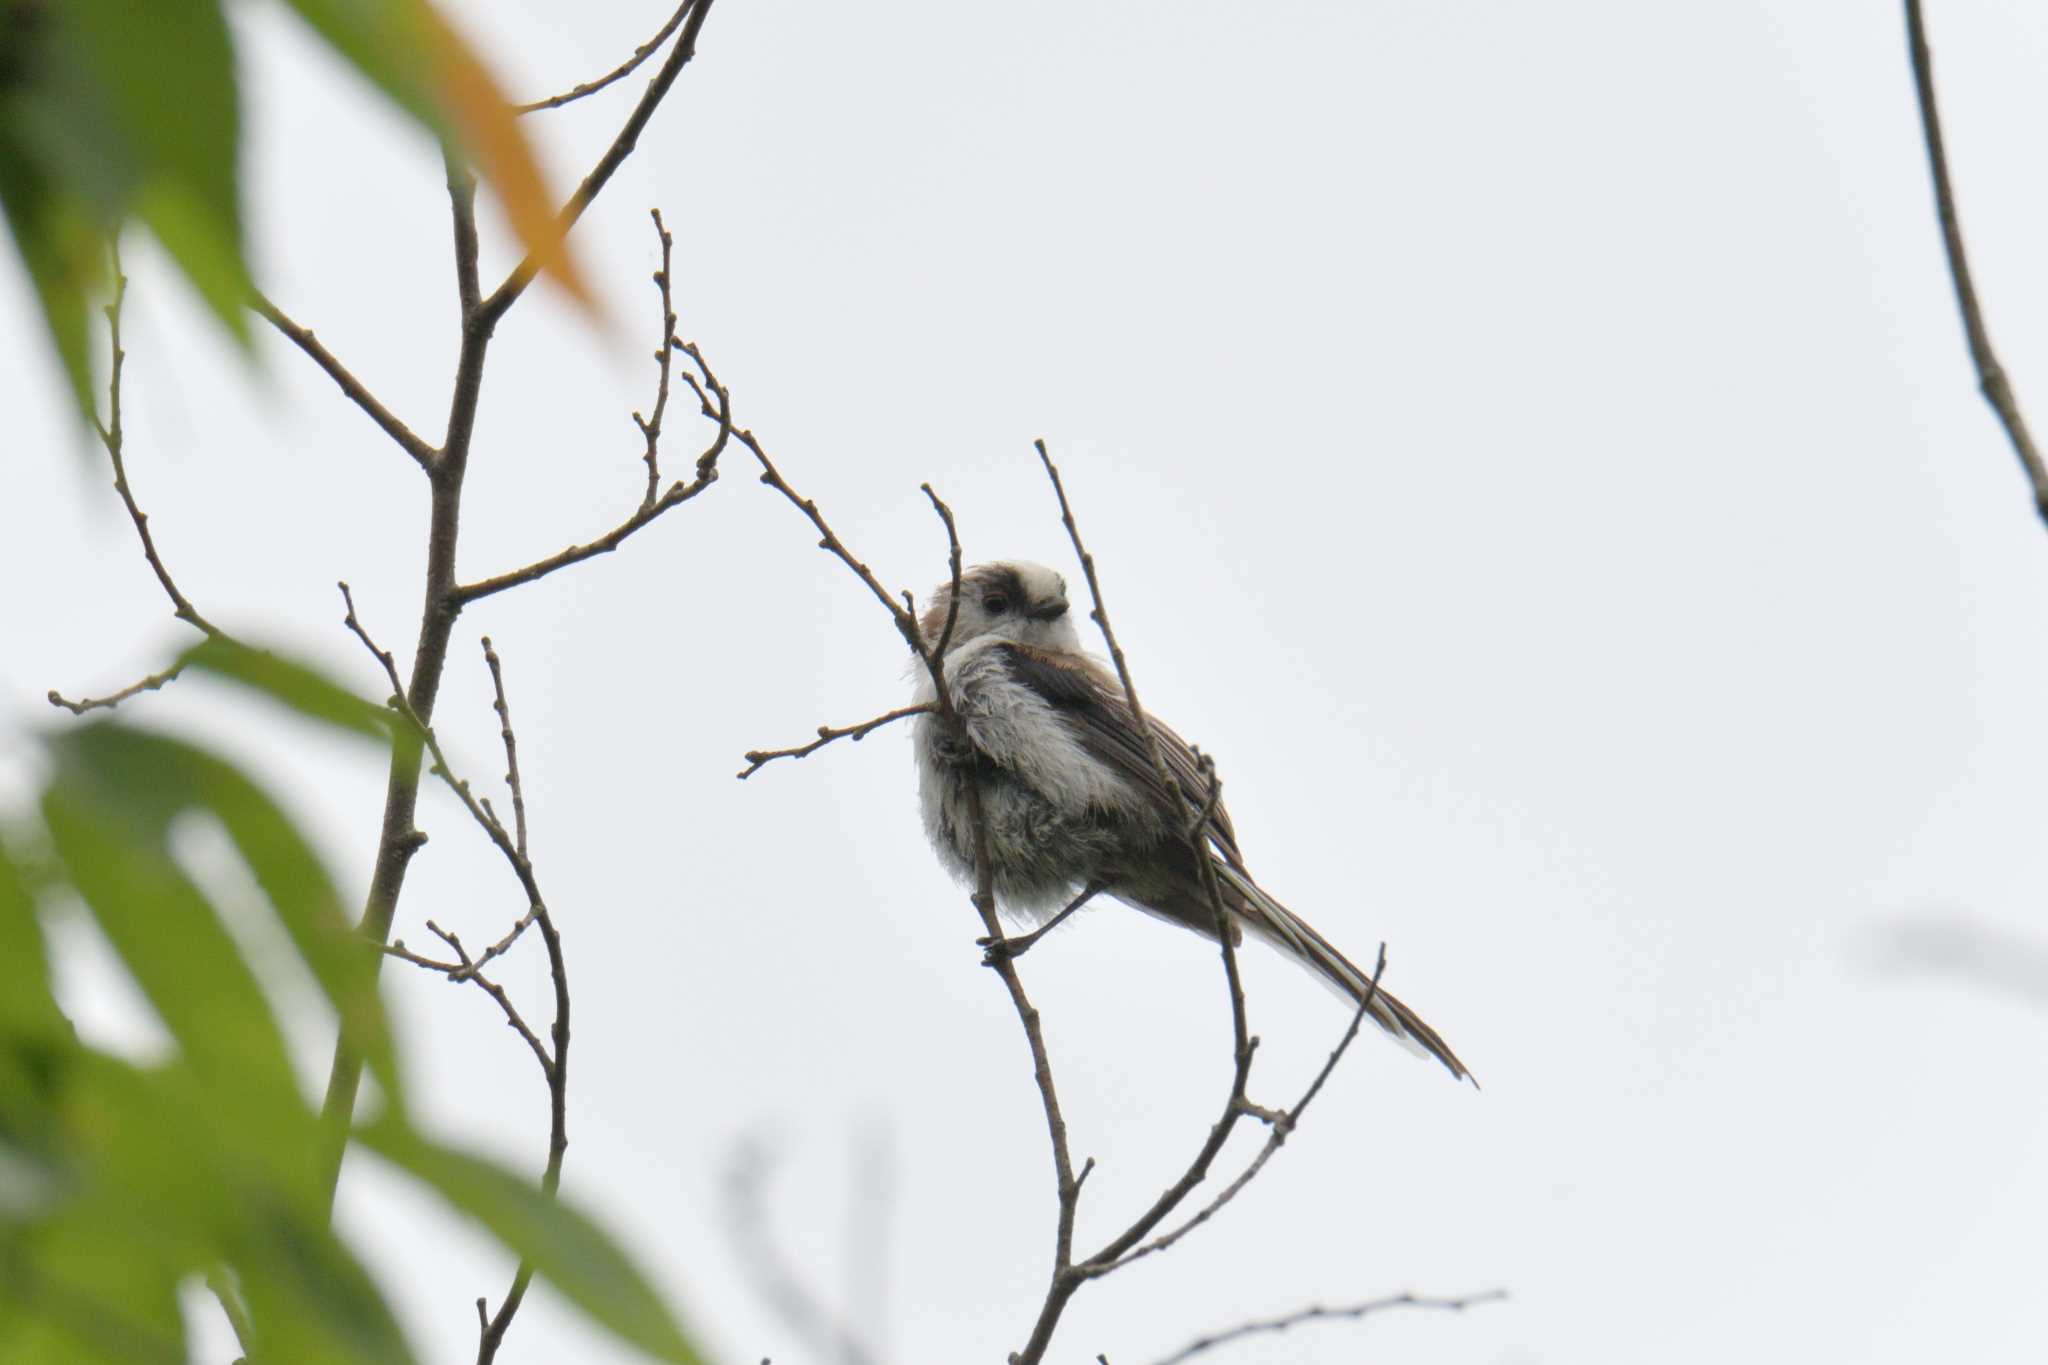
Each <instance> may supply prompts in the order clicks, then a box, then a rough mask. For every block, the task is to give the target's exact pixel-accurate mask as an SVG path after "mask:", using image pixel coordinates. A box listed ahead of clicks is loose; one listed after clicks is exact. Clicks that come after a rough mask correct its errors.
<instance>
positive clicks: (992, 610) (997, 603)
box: [981, 592, 1010, 616]
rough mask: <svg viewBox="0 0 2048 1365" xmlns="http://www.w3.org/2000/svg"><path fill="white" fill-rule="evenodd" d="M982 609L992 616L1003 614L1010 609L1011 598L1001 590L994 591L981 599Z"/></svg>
mask: <svg viewBox="0 0 2048 1365" xmlns="http://www.w3.org/2000/svg"><path fill="white" fill-rule="evenodd" d="M981 609H982V610H983V611H985V612H987V613H988V614H989V615H990V616H1001V615H1002V614H1003V613H1004V612H1006V611H1008V610H1009V609H1010V599H1009V598H1007V597H1005V596H1003V595H1002V594H1001V593H999V592H992V593H990V594H989V595H988V596H986V597H984V598H982V599H981Z"/></svg>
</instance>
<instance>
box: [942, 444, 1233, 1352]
mask: <svg viewBox="0 0 2048 1365" xmlns="http://www.w3.org/2000/svg"><path fill="white" fill-rule="evenodd" d="M1035 445H1036V447H1037V450H1038V458H1039V461H1040V463H1041V464H1043V465H1044V467H1045V472H1046V475H1047V477H1048V478H1049V479H1050V480H1051V481H1052V486H1053V492H1054V494H1055V495H1056V496H1057V498H1058V500H1059V506H1060V520H1061V523H1062V524H1063V525H1064V526H1065V527H1066V529H1067V535H1068V538H1069V539H1070V540H1072V542H1073V545H1074V553H1075V555H1076V556H1077V557H1078V558H1079V559H1080V561H1081V571H1082V574H1083V575H1084V576H1085V578H1086V579H1087V582H1088V593H1089V597H1090V599H1091V601H1092V603H1093V606H1092V609H1091V611H1090V613H1089V617H1090V619H1091V620H1093V621H1094V622H1095V625H1096V627H1097V629H1099V630H1100V631H1101V632H1102V638H1103V641H1104V643H1105V644H1106V645H1107V646H1108V649H1109V652H1110V658H1111V660H1112V661H1113V662H1114V663H1115V665H1116V672H1117V679H1118V681H1119V682H1120V683H1122V685H1123V689H1124V700H1125V702H1126V704H1127V705H1128V706H1129V707H1130V711H1131V717H1132V720H1133V722H1134V723H1135V724H1136V725H1137V727H1138V731H1139V733H1140V734H1141V735H1142V736H1143V737H1144V740H1145V747H1146V752H1147V756H1148V757H1149V758H1150V759H1151V761H1152V767H1153V771H1154V772H1155V773H1156V774H1157V775H1158V777H1159V780H1160V783H1161V784H1162V786H1163V787H1164V788H1165V790H1166V791H1167V792H1168V793H1169V794H1170V795H1171V796H1172V797H1173V798H1175V799H1179V800H1182V801H1186V800H1187V796H1188V794H1187V793H1184V792H1182V790H1181V787H1180V784H1179V783H1178V782H1177V781H1175V779H1174V776H1173V774H1172V772H1171V771H1170V770H1169V769H1168V767H1167V764H1166V759H1165V754H1164V753H1163V751H1162V750H1161V748H1160V745H1159V739H1158V736H1157V735H1156V734H1155V733H1154V732H1153V730H1152V727H1151V723H1150V722H1149V720H1147V718H1146V716H1145V712H1144V708H1143V707H1142V706H1141V705H1140V704H1139V702H1138V692H1137V688H1136V686H1135V685H1134V684H1133V683H1132V681H1131V671H1130V667H1129V665H1128V663H1127V662H1126V661H1125V659H1124V653H1123V649H1122V647H1121V646H1120V645H1119V644H1118V643H1117V639H1116V632H1115V629H1114V628H1113V627H1112V626H1111V625H1110V620H1109V609H1108V607H1107V605H1106V604H1105V603H1104V601H1103V596H1102V584H1101V580H1100V579H1099V577H1098V576H1097V575H1096V572H1095V557H1094V556H1093V555H1091V554H1089V553H1088V548H1087V546H1086V545H1085V544H1083V542H1082V540H1081V529H1080V526H1079V525H1078V524H1077V523H1076V521H1075V520H1074V512H1073V508H1072V506H1071V504H1069V502H1068V501H1067V492H1066V486H1065V484H1063V483H1062V482H1061V480H1060V473H1059V469H1058V467H1057V466H1055V465H1054V464H1053V462H1052V458H1051V456H1050V455H1049V454H1048V453H1047V452H1046V448H1045V442H1044V441H1038V442H1036V443H1035ZM1198 761H1199V763H1200V765H1201V770H1202V771H1203V773H1205V774H1206V776H1207V778H1208V790H1207V792H1206V793H1204V799H1203V800H1202V801H1200V802H1194V803H1191V804H1193V805H1194V806H1195V807H1196V809H1195V811H1194V812H1193V814H1194V818H1193V819H1192V820H1191V821H1190V822H1189V824H1188V827H1187V830H1186V831H1185V833H1186V837H1187V840H1188V845H1189V851H1190V853H1191V854H1192V855H1193V857H1194V860H1195V864H1196V866H1197V867H1198V868H1199V869H1200V874H1201V878H1202V884H1203V888H1204V891H1205V892H1206V894H1207V897H1208V900H1209V905H1210V908H1211V909H1212V911H1213V912H1214V914H1215V917H1216V938H1217V944H1218V947H1219V950H1220V953H1221V956H1222V961H1223V976H1224V983H1225V986H1226V988H1227V990H1228V993H1229V997H1230V1018H1231V1080H1230V1092H1229V1094H1228V1096H1227V1097H1226V1098H1225V1100H1224V1104H1223V1110H1222V1113H1221V1114H1220V1115H1219V1116H1218V1117H1217V1119H1216V1121H1215V1122H1214V1123H1213V1124H1211V1125H1210V1127H1209V1131H1208V1133H1207V1135H1206V1136H1205V1137H1204V1139H1203V1141H1202V1144H1201V1146H1200V1148H1199V1149H1198V1150H1197V1151H1196V1153H1195V1155H1194V1158H1193V1159H1192V1160H1191V1161H1190V1162H1189V1163H1188V1165H1187V1167H1186V1168H1185V1169H1184V1170H1183V1171H1182V1172H1181V1174H1180V1176H1179V1177H1178V1178H1176V1179H1175V1180H1174V1182H1173V1183H1172V1184H1170V1185H1169V1186H1167V1188H1166V1189H1165V1190H1164V1191H1162V1192H1161V1193H1160V1195H1159V1197H1158V1198H1157V1199H1155V1200H1153V1202H1152V1204H1151V1206H1150V1207H1149V1208H1147V1209H1146V1210H1145V1212H1144V1213H1142V1214H1140V1215H1139V1216H1138V1217H1137V1219H1135V1220H1134V1221H1133V1222H1132V1223H1131V1224H1130V1225H1129V1226H1128V1227H1126V1228H1125V1229H1124V1230H1123V1231H1122V1232H1120V1233H1118V1234H1117V1235H1116V1236H1115V1237H1112V1238H1111V1239H1110V1240H1109V1241H1108V1242H1106V1243H1104V1244H1103V1246H1102V1247H1101V1249H1100V1250H1098V1251H1096V1252H1095V1253H1094V1254H1093V1255H1091V1256H1087V1257H1084V1258H1082V1259H1081V1260H1079V1261H1078V1262H1077V1261H1075V1260H1074V1258H1073V1255H1072V1251H1073V1243H1072V1234H1073V1225H1074V1220H1075V1216H1076V1213H1077V1211H1078V1207H1079V1204H1080V1193H1081V1190H1080V1182H1079V1181H1075V1182H1073V1183H1072V1185H1071V1186H1069V1185H1067V1184H1066V1183H1065V1182H1062V1186H1061V1195H1060V1209H1059V1231H1058V1234H1057V1237H1056V1246H1055V1250H1054V1264H1053V1274H1052V1278H1051V1281H1050V1283H1049V1284H1048V1286H1047V1289H1046V1296H1045V1300H1044V1303H1043V1304H1042V1305H1041V1307H1040V1309H1039V1315H1038V1319H1037V1321H1036V1322H1035V1323H1034V1324H1033V1326H1032V1330H1031V1336H1030V1338H1029V1340H1027V1341H1026V1343H1025V1346H1024V1349H1023V1350H1022V1351H1019V1352H1017V1353H1016V1354H1014V1355H1013V1356H1012V1357H1011V1360H1012V1362H1013V1365H1037V1362H1039V1361H1040V1360H1042V1359H1043V1358H1044V1355H1045V1351H1046V1349H1047V1347H1048V1346H1049V1345H1050V1344H1051V1342H1052V1335H1053V1332H1054V1330H1055V1329H1056V1328H1057V1327H1058V1325H1059V1320H1060V1317H1061V1315H1062V1314H1063V1313H1064V1312H1065V1311H1066V1306H1067V1303H1068V1302H1069V1301H1070V1300H1071V1299H1072V1298H1073V1296H1074V1294H1075V1292H1076V1291H1077V1290H1079V1289H1080V1287H1081V1286H1082V1285H1083V1284H1085V1283H1087V1282H1088V1280H1090V1279H1092V1278H1096V1277H1098V1276H1100V1275H1103V1274H1106V1273H1108V1271H1109V1270H1112V1269H1114V1268H1115V1267H1116V1265H1117V1263H1118V1262H1119V1261H1121V1259H1122V1258H1123V1257H1124V1255H1125V1254H1126V1253H1127V1252H1129V1251H1130V1250H1131V1249H1132V1248H1133V1247H1135V1246H1137V1245H1138V1244H1139V1243H1140V1242H1141V1241H1143V1240H1144V1238H1145V1237H1146V1236H1147V1235H1149V1234H1150V1233H1151V1232H1152V1230H1153V1229H1155V1228H1157V1227H1158V1226H1159V1224H1160V1223H1162V1222H1163V1221H1165V1219H1166V1218H1168V1217H1169V1216H1171V1214H1172V1213H1173V1211H1174V1210H1175V1209H1177V1208H1178V1207H1179V1206H1180V1205H1181V1203H1182V1202H1183V1201H1185V1200H1186V1199H1187V1197H1188V1195H1189V1194H1191V1193H1193V1191H1194V1190H1195V1189H1196V1188H1197V1187H1198V1186H1199V1185H1201V1183H1202V1182H1203V1181H1204V1180H1206V1179H1207V1178H1208V1174H1209V1167H1210V1166H1211V1165H1212V1164H1213V1163H1214V1162H1215V1160H1216V1157H1217V1156H1218V1155H1219V1154H1220V1153H1221V1152H1222V1150H1223V1147H1224V1145H1225V1143H1227V1142H1228V1141H1229V1139H1230V1134H1231V1132H1232V1131H1233V1130H1234V1129H1235V1128H1236V1126H1237V1124H1238V1121H1239V1120H1240V1119H1242V1118H1243V1117H1244V1116H1245V1115H1247V1114H1257V1113H1262V1112H1263V1111H1261V1110H1260V1109H1259V1107H1258V1106H1256V1105H1254V1104H1252V1103H1251V1100H1250V1098H1249V1096H1248V1094H1247V1087H1248V1085H1249V1083H1250V1080H1251V1067H1252V1057H1253V1054H1254V1053H1255V1052H1256V1051H1257V1048H1258V1041H1259V1040H1258V1039H1256V1038H1254V1037H1252V1036H1251V1031H1250V1025H1249V1022H1248V1020H1247V1018H1246V1011H1245V1000H1244V982H1243V979H1242V978H1241V976H1240V975H1239V972H1238V965H1237V944H1236V942H1235V938H1236V926H1235V925H1234V924H1233V923H1232V922H1231V919H1230V915H1229V912H1228V910H1227V909H1226V907H1225V904H1224V900H1223V892H1222V888H1221V886H1220V885H1219V884H1218V882H1217V878H1216V871H1215V866H1214V863H1213V861H1212V860H1211V858H1210V856H1209V852H1208V848H1207V842H1206V840H1205V839H1204V838H1203V837H1202V836H1201V833H1200V831H1201V830H1202V829H1203V827H1204V826H1205V825H1206V824H1207V823H1208V821H1209V819H1210V817H1211V816H1212V815H1213V814H1214V812H1215V810H1216V809H1217V807H1218V806H1219V805H1220V803H1221V800H1222V783H1221V781H1220V780H1219V779H1218V777H1217V775H1216V767H1215V764H1214V763H1213V762H1212V761H1210V760H1209V759H1208V758H1207V757H1206V756H1201V757H1199V759H1198ZM970 790H972V789H971V788H970Z"/></svg>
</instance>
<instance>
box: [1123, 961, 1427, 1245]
mask: <svg viewBox="0 0 2048 1365" xmlns="http://www.w3.org/2000/svg"><path fill="white" fill-rule="evenodd" d="M1386 970H1387V945H1386V944H1384V943H1382V944H1381V945H1380V956H1379V963H1378V965H1377V966H1375V967H1374V968H1373V973H1372V980H1371V982H1370V983H1368V984H1367V986H1366V992H1365V1001H1364V1003H1362V1004H1361V1005H1359V1007H1358V1010H1357V1012H1356V1013H1354V1014H1353V1015H1352V1016H1351V1024H1350V1027H1348V1028H1346V1029H1345V1030H1344V1036H1343V1037H1342V1038H1340V1039H1338V1040H1337V1046H1336V1047H1334V1048H1332V1049H1330V1055H1329V1056H1328V1057H1327V1058H1325V1059H1324V1060H1323V1065H1322V1069H1321V1070H1319V1071H1317V1072H1316V1075H1315V1079H1314V1080H1312V1081H1310V1082H1309V1086H1308V1089H1307V1090H1306V1091H1304V1092H1302V1096H1301V1098H1300V1099H1299V1100H1296V1101H1295V1102H1294V1106H1293V1107H1292V1108H1291V1109H1288V1110H1285V1111H1284V1112H1281V1113H1277V1114H1275V1113H1267V1112H1265V1111H1262V1110H1259V1109H1257V1107H1256V1106H1253V1105H1251V1104H1250V1103H1249V1102H1247V1103H1246V1105H1245V1108H1246V1109H1247V1110H1248V1111H1250V1112H1253V1113H1255V1114H1257V1115H1258V1116H1259V1117H1260V1118H1262V1119H1264V1120H1265V1123H1266V1127H1267V1133H1266V1145H1265V1146H1264V1147H1261V1148H1260V1149H1259V1154H1258V1155H1257V1156H1255V1157H1253V1158H1252V1160H1251V1163H1250V1164H1249V1165H1247V1166H1246V1167H1245V1168H1244V1170H1243V1171H1242V1172H1241V1173H1240V1174H1239V1175H1238V1177H1237V1178H1236V1179H1235V1180H1233V1181H1231V1182H1230V1184H1228V1185H1227V1186H1225V1187H1224V1188H1223V1191H1222V1192H1221V1193H1220V1194H1218V1195H1217V1196H1216V1197H1215V1198H1214V1199H1212V1200H1210V1201H1209V1202H1208V1203H1207V1204H1205V1205H1203V1207H1202V1208H1201V1210H1200V1211H1199V1212H1197V1213H1195V1214H1194V1215H1193V1216H1192V1217H1190V1218H1189V1219H1188V1220H1187V1221H1186V1222H1184V1223H1182V1224H1180V1225H1179V1226H1178V1227H1175V1228H1174V1229H1172V1230H1171V1231H1169V1232H1165V1233H1162V1234H1160V1235H1159V1236H1157V1237H1154V1238H1153V1239H1152V1240H1151V1241H1149V1242H1145V1243H1143V1244H1142V1245H1139V1246H1135V1247H1133V1248H1132V1249H1131V1250H1129V1251H1128V1252H1125V1253H1123V1254H1122V1255H1121V1256H1118V1257H1116V1258H1115V1259H1113V1260H1107V1261H1104V1260H1099V1259H1098V1260H1090V1261H1089V1262H1088V1263H1087V1264H1086V1265H1084V1266H1083V1267H1082V1268H1083V1269H1084V1270H1085V1271H1086V1272H1087V1273H1088V1274H1089V1275H1090V1276H1092V1277H1093V1276H1102V1275H1107V1274H1108V1273H1109V1272H1110V1271H1112V1270H1120V1269H1122V1268H1123V1267H1124V1266H1127V1265H1129V1264H1130V1263H1131V1262H1132V1261H1135V1260H1139V1259H1141V1258H1142V1257H1145V1256H1150V1255H1151V1254H1152V1253H1153V1252H1155V1251H1164V1250H1166V1249H1167V1248H1168V1247H1170V1246H1172V1245H1173V1244H1174V1243H1175V1242H1178V1241H1179V1240H1180V1239H1181V1238H1183V1237H1185V1236H1187V1235H1188V1234H1189V1233H1190V1232H1193V1231H1194V1230H1195V1229H1196V1228H1198V1227H1200V1226H1201V1225H1202V1224H1204V1223H1206V1222H1208V1221H1209V1220H1210V1219H1211V1218H1213V1217H1215V1216H1216V1213H1217V1211H1218V1210H1220V1209H1221V1208H1222V1207H1223V1206H1224V1205H1225V1204H1228V1203H1229V1202H1230V1201H1231V1200H1233V1199H1235V1198H1237V1195H1238V1192H1239V1191H1240V1190H1242V1189H1244V1187H1245V1186H1247V1185H1249V1184H1251V1183H1252V1181H1253V1180H1254V1179H1256V1178H1257V1177H1258V1174H1259V1172H1260V1171H1262V1170H1264V1169H1265V1166H1266V1162H1267V1161H1269V1160H1271V1159H1272V1156H1273V1153H1275V1152H1277V1151H1279V1150H1280V1148H1281V1146H1282V1145H1283V1144H1284V1143H1286V1141H1287V1139H1288V1137H1289V1136H1290V1135H1291V1134H1292V1133H1293V1132H1294V1130H1295V1128H1296V1127H1297V1126H1298V1125H1299V1124H1300V1123H1301V1116H1302V1114H1303V1113H1304V1112H1306V1111H1307V1109H1308V1107H1309V1105H1310V1104H1311V1103H1312V1102H1313V1101H1314V1100H1315V1097H1316V1096H1317V1095H1318V1094H1320V1093H1321V1092H1322V1089H1323V1085H1324V1083H1325V1082H1327V1081H1328V1080H1329V1079H1330V1073H1331V1072H1333V1071H1335V1070H1336V1069H1337V1063H1338V1062H1340V1061H1342V1060H1343V1059H1344V1054H1345V1053H1346V1052H1348V1051H1349V1050H1350V1048H1351V1044H1352V1042H1353V1041H1354V1040H1355V1039H1356V1038H1357V1037H1358V1030H1359V1026H1360V1025H1361V1024H1363V1023H1364V1022H1365V1016H1366V1011H1367V1010H1369V1009H1370V1008H1371V1007H1372V1000H1373V997H1374V996H1375V995H1377V994H1379V989H1380V977H1381V975H1382V974H1383V973H1385V971H1386Z"/></svg>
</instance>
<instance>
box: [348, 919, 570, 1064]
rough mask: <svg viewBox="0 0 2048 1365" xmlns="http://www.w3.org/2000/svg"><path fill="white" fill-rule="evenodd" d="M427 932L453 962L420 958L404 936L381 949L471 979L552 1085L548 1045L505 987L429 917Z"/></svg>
mask: <svg viewBox="0 0 2048 1365" xmlns="http://www.w3.org/2000/svg"><path fill="white" fill-rule="evenodd" d="M427 932H428V933H430V934H432V935H434V937H436V938H438V939H440V940H441V941H442V942H443V943H445V944H447V945H448V949H449V951H450V952H452V953H454V954H455V960H454V961H453V962H439V961H436V960H435V959H433V958H430V957H422V956H420V955H419V954H418V953H415V952H413V951H412V950H411V949H410V948H408V947H406V946H405V940H404V939H394V940H392V941H391V942H390V943H387V944H385V945H383V947H382V949H381V950H380V951H382V953H383V954H384V956H386V957H395V958H397V959H398V960H399V961H401V962H410V963H411V964H412V965H413V966H415V967H422V968H425V969H426V970H427V971H430V972H439V973H440V974H441V975H443V976H445V977H447V978H448V979H449V980H450V981H474V982H475V983H476V984H477V988H478V989H480V990H481V991H483V993H484V994H485V995H488V996H490V997H491V999H492V1000H494V1001H496V1002H497V1005H498V1010H499V1012H500V1013H501V1014H503V1015H504V1016H505V1023H506V1024H507V1025H509V1026H510V1027H511V1029H512V1031H513V1032H514V1033H516V1034H518V1035H519V1037H520V1039H521V1040H522V1041H524V1042H525V1044H526V1046H527V1047H528V1048H529V1049H531V1050H532V1052H533V1059H534V1060H535V1061H537V1062H539V1063H540V1070H541V1075H543V1076H545V1077H546V1078H547V1081H548V1085H549V1087H550V1088H552V1087H553V1086H554V1081H555V1063H554V1059H553V1058H552V1057H550V1056H549V1055H548V1049H547V1045H546V1044H545V1043H543V1042H541V1040H540V1035H539V1034H537V1033H535V1032H534V1031H533V1028H532V1026H531V1025H529V1024H528V1023H527V1022H526V1020H525V1018H524V1017H522V1016H521V1015H520V1013H519V1007H518V1006H516V1005H514V1004H513V1003H512V997H511V996H510V995H508V994H507V993H506V991H505V988H504V987H503V986H500V985H499V984H498V983H497V982H495V981H493V980H491V979H490V978H489V977H487V976H485V975H484V974H483V973H482V971H480V970H479V968H481V967H482V965H483V964H482V963H481V962H478V961H475V960H473V959H472V958H471V957H470V955H469V950H468V949H466V948H464V947H463V946H462V940H461V939H460V938H458V937H457V936H456V935H454V934H453V933H450V932H449V931H448V930H446V929H443V928H442V927H441V926H440V925H438V924H436V923H434V921H432V920H428V921H427Z"/></svg>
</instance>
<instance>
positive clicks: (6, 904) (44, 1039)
mask: <svg viewBox="0 0 2048 1365" xmlns="http://www.w3.org/2000/svg"><path fill="white" fill-rule="evenodd" d="M0 945H5V950H4V951H0V1045H4V1044H6V1043H8V1042H10V1041H12V1042H14V1043H15V1044H16V1045H22V1044H30V1045H39V1044H47V1043H50V1042H69V1041H70V1039H71V1025H70V1023H69V1021H67V1020H66V1019H65V1018H64V1014H63V1011H61V1010H59V1009H58V1008H57V998H56V996H55V995H53V994H52V993H51V990H50V966H49V960H48V958H47V957H46V955H45V952H44V948H43V931H42V926H41V925H40V924H38V923H37V921H36V907H35V901H34V899H33V898H32V897H31V896H30V895H29V890H28V882H27V879H26V878H24V877H23V876H22V874H21V870H20V869H19V868H17V867H16V866H15V865H14V862H13V860H12V859H11V858H10V857H9V856H8V853H7V846H6V845H5V844H4V843H0Z"/></svg>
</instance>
